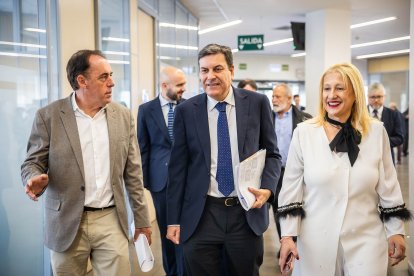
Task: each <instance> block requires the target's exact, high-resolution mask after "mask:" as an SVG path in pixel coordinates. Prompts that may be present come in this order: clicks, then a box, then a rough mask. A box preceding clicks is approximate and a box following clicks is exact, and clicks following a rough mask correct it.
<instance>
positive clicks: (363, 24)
mask: <svg viewBox="0 0 414 276" xmlns="http://www.w3.org/2000/svg"><path fill="white" fill-rule="evenodd" d="M395 19H397V17H395V16H391V17H386V18H382V19H377V20H372V21H368V22H364V23H359V24H354V25H351V29H356V28H360V27H364V26H369V25H374V24H378V23H383V22H387V21H391V20H395Z"/></svg>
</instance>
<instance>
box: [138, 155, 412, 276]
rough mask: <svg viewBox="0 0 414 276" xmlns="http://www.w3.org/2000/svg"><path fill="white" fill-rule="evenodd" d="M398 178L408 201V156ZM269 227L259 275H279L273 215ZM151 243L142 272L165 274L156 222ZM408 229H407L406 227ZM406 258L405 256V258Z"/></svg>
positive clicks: (402, 271)
mask: <svg viewBox="0 0 414 276" xmlns="http://www.w3.org/2000/svg"><path fill="white" fill-rule="evenodd" d="M396 169H397V173H398V179H399V181H400V185H401V190H402V193H403V196H404V200H405V202H406V203H408V158H404V157H403V159H402V164H399V165H397V166H396ZM270 218H271V221H270V226H269V229H268V230H267V231H266V232H265V234H264V244H265V254H264V261H263V265H262V266H261V268H260V275H261V276H278V275H281V274H280V272H279V268H278V267H277V266H276V252H277V250H279V240H278V237H277V232H276V227H275V223H274V220H273V215H271V216H270ZM153 228H154V229H153V238H152V240H153V244H152V246H151V248H152V250H153V253H154V257H155V260H156V262H155V265H154V268H153V269H152V271H150V272H147V273H143V275H154V276H159V275H165V273H164V270H163V268H162V262H161V247H160V242H159V232H158V228H157V225H156V223H154V225H153ZM407 230H408V229H407ZM406 260H407V258H406ZM407 275H408V264H407V261H404V262H402V263H401V264H399V265H398V266H396V267H392V268H390V269H389V271H388V276H407Z"/></svg>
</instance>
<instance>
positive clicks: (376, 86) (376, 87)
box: [368, 82, 385, 95]
mask: <svg viewBox="0 0 414 276" xmlns="http://www.w3.org/2000/svg"><path fill="white" fill-rule="evenodd" d="M375 90H379V91H382V92H383V93H384V95H385V87H384V85H382V84H381V83H379V82H374V83H373V84H371V85H370V87H369V89H368V94H370V93H371V92H372V91H375Z"/></svg>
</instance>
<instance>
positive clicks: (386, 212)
mask: <svg viewBox="0 0 414 276" xmlns="http://www.w3.org/2000/svg"><path fill="white" fill-rule="evenodd" d="M379 211H380V218H381V220H382V221H383V222H384V221H388V220H389V219H390V218H392V217H396V218H399V219H401V220H403V221H409V220H412V219H413V214H412V213H411V211H410V210H408V209H407V208H405V204H401V205H398V206H396V207H391V208H383V207H382V206H379Z"/></svg>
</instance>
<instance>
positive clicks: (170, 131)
mask: <svg viewBox="0 0 414 276" xmlns="http://www.w3.org/2000/svg"><path fill="white" fill-rule="evenodd" d="M168 106H169V109H168V135H169V136H170V140H171V142H174V136H173V126H174V109H173V107H174V104H173V103H168Z"/></svg>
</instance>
